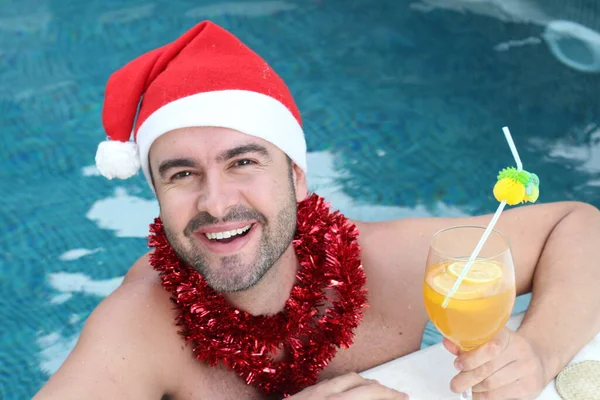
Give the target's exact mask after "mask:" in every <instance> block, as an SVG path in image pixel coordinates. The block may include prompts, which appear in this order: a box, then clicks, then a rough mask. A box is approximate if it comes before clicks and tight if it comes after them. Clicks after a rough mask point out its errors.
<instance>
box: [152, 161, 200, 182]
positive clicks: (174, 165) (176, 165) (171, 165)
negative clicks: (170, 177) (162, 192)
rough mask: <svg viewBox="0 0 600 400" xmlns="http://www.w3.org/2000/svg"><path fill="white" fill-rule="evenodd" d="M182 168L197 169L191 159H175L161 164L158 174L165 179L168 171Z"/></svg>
mask: <svg viewBox="0 0 600 400" xmlns="http://www.w3.org/2000/svg"><path fill="white" fill-rule="evenodd" d="M181 167H190V168H195V167H196V163H195V162H194V161H193V160H192V159H189V158H173V159H171V160H165V161H163V162H162V163H160V166H159V167H158V174H159V175H160V177H161V178H163V179H164V177H165V173H166V172H167V171H168V170H170V169H171V168H181Z"/></svg>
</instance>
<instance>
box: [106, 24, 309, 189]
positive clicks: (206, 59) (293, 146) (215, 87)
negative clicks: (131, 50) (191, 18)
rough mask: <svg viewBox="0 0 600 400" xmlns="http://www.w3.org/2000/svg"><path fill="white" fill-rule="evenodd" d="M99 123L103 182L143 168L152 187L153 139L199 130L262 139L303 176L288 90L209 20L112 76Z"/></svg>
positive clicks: (297, 122) (302, 145) (298, 129)
mask: <svg viewBox="0 0 600 400" xmlns="http://www.w3.org/2000/svg"><path fill="white" fill-rule="evenodd" d="M102 122H103V125H104V128H105V130H106V133H107V135H108V140H106V141H104V142H102V143H100V145H99V146H98V151H97V153H96V166H97V168H98V170H99V171H100V173H101V174H102V175H104V176H105V177H107V178H108V179H112V178H121V179H126V178H129V177H130V176H132V175H134V174H136V173H137V171H138V169H139V167H140V166H141V167H142V170H143V172H144V175H145V176H146V179H147V181H148V183H149V184H150V185H151V186H152V184H151V178H150V171H149V167H148V152H149V151H150V146H151V145H152V143H153V142H154V140H156V139H157V138H158V137H160V136H161V135H162V134H164V133H167V132H169V131H171V130H173V129H178V128H185V127H200V126H212V127H224V128H230V129H235V130H237V131H240V132H243V133H245V134H248V135H252V136H256V137H259V138H262V139H264V140H267V141H269V142H271V143H272V144H274V145H275V146H277V147H278V148H279V149H281V150H282V151H283V152H284V153H286V154H287V155H288V156H289V157H290V158H291V159H292V160H293V161H294V162H295V163H296V164H297V165H298V166H299V167H300V168H302V169H303V170H305V171H306V142H305V139H304V132H303V130H302V120H301V117H300V113H299V111H298V108H297V107H296V104H295V103H294V100H293V98H292V95H291V93H290V91H289V89H288V88H287V86H286V85H285V83H284V82H283V80H282V79H281V78H280V77H279V76H278V75H277V74H276V73H275V72H274V71H273V69H271V67H269V65H268V64H267V63H266V61H264V60H263V59H262V58H261V57H260V56H259V55H257V54H256V53H255V52H253V51H252V50H251V49H249V48H248V47H247V46H245V45H244V44H243V43H242V42H241V41H240V40H239V39H237V38H236V37H235V36H234V35H232V34H231V33H229V32H227V31H226V30H224V29H223V28H221V27H219V26H217V25H215V24H213V23H211V22H208V21H204V22H201V23H199V24H198V25H196V26H194V27H193V28H192V29H190V30H189V31H188V32H186V33H185V34H183V35H182V36H181V37H179V38H178V39H177V40H175V41H174V42H172V43H169V44H167V45H166V46H163V47H160V48H158V49H155V50H152V51H150V52H148V53H146V54H143V55H142V56H140V57H138V58H136V59H135V60H133V61H131V62H130V63H128V64H127V65H125V66H124V67H123V68H121V69H119V70H118V71H116V72H115V73H114V74H112V75H111V76H110V78H109V80H108V83H107V86H106V94H105V101H104V108H103V112H102ZM134 124H135V125H134ZM130 136H133V140H134V141H130Z"/></svg>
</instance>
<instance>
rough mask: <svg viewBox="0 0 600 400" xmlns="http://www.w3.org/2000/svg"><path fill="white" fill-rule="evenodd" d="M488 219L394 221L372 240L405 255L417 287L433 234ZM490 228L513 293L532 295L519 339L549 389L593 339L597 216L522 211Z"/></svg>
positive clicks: (562, 206)
mask: <svg viewBox="0 0 600 400" xmlns="http://www.w3.org/2000/svg"><path fill="white" fill-rule="evenodd" d="M490 218H491V216H489V215H487V216H481V217H471V218H432V219H409V220H403V221H393V222H389V223H387V224H384V225H382V226H380V227H379V231H380V232H382V233H379V234H378V236H379V239H378V240H379V243H380V244H381V246H383V248H385V247H386V246H388V245H390V243H391V244H393V245H395V246H396V249H398V250H395V251H396V253H397V257H400V253H399V252H404V254H405V255H404V256H402V257H403V258H404V259H405V260H407V264H406V267H405V268H408V269H411V270H414V269H420V271H421V272H420V278H419V279H422V273H423V272H424V268H425V259H426V256H427V249H428V245H429V241H430V240H431V237H432V235H433V234H434V233H435V232H437V231H438V230H440V229H443V228H447V227H449V226H454V225H482V226H486V225H487V224H488V223H489V221H490ZM382 228H383V229H382ZM496 228H497V229H498V230H500V231H501V232H503V233H504V234H506V235H508V236H509V237H510V240H511V250H512V253H513V257H514V262H515V275H516V276H515V278H516V285H517V293H518V294H524V293H529V292H532V301H531V305H530V307H529V309H528V311H527V313H526V316H525V318H524V320H523V323H522V325H521V327H520V329H519V331H518V332H519V334H520V335H522V336H524V337H525V338H527V339H529V340H530V341H531V342H532V343H533V344H534V346H535V347H536V348H537V350H538V353H539V354H540V356H541V360H542V362H543V365H544V369H545V375H546V376H545V377H546V380H547V381H550V380H551V379H552V378H554V377H555V376H556V375H557V374H558V372H559V371H560V370H561V369H562V368H563V367H564V366H565V365H566V364H567V363H568V362H569V361H570V360H571V359H572V357H573V356H574V355H575V354H576V353H577V352H578V351H579V350H580V349H581V348H582V347H583V346H585V344H587V343H588V342H589V341H590V340H591V339H592V338H593V337H594V336H595V335H596V334H598V332H599V331H600V307H598V304H600V290H598V287H597V286H598V282H600V212H599V211H598V210H597V209H596V208H594V207H592V206H590V205H587V204H583V203H577V202H562V203H552V204H540V205H530V206H521V207H517V208H514V209H511V210H508V211H505V212H504V213H503V214H502V217H501V218H500V220H499V222H498V224H497V226H496ZM386 238H387V239H386ZM384 242H388V243H387V244H386V243H384ZM381 246H379V248H381ZM388 247H389V246H388ZM388 264H389V265H392V264H391V263H388ZM389 273H390V274H393V273H394V272H393V271H389ZM411 274H413V275H414V272H411V273H410V274H409V273H406V276H411ZM414 280H415V279H413V281H414Z"/></svg>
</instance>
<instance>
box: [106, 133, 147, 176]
mask: <svg viewBox="0 0 600 400" xmlns="http://www.w3.org/2000/svg"><path fill="white" fill-rule="evenodd" d="M96 168H98V171H100V173H101V174H102V175H104V176H105V177H106V178H108V179H113V178H119V179H127V178H129V177H131V176H133V175H135V174H136V173H137V172H138V170H139V169H140V157H139V154H138V146H137V145H136V144H135V142H120V141H118V140H105V141H103V142H100V144H99V145H98V150H97V151H96Z"/></svg>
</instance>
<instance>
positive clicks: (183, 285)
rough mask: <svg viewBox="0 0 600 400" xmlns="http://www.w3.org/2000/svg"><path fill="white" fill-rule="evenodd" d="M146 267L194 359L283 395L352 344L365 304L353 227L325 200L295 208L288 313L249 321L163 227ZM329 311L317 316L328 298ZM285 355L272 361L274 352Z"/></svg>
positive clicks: (158, 227) (152, 241) (157, 224)
mask: <svg viewBox="0 0 600 400" xmlns="http://www.w3.org/2000/svg"><path fill="white" fill-rule="evenodd" d="M150 232H151V235H150V237H149V245H150V246H151V247H154V248H155V251H154V253H153V254H152V255H151V256H150V263H151V264H152V266H153V267H154V269H156V270H157V271H159V272H160V276H161V279H162V285H163V287H164V288H165V289H166V290H168V291H169V292H171V293H172V295H173V296H172V300H173V301H174V302H175V304H176V305H177V308H178V309H179V311H180V315H179V317H178V322H177V324H178V325H180V326H182V327H183V329H182V331H181V332H180V333H181V334H182V335H183V336H184V337H185V339H186V341H191V342H193V343H194V353H195V355H196V358H197V359H199V360H203V361H205V362H207V363H208V364H209V365H211V366H215V365H217V364H218V363H219V362H222V363H223V364H224V365H225V366H226V367H227V368H230V369H233V370H234V371H235V372H236V373H237V374H238V375H239V376H240V377H242V378H243V379H244V380H245V381H246V382H247V383H248V384H251V385H254V386H256V387H257V388H259V389H260V390H262V391H263V392H265V393H267V394H280V395H282V396H284V397H288V396H290V395H292V394H294V393H297V392H299V391H300V390H302V389H304V388H306V387H308V386H310V385H313V384H315V383H316V382H317V375H318V373H319V372H320V371H321V370H322V369H323V368H325V366H326V365H327V364H328V363H329V361H330V360H331V359H332V358H333V356H334V355H335V353H336V351H337V348H340V347H343V348H347V347H349V346H350V345H351V344H352V342H353V340H354V334H353V330H354V329H355V328H356V327H357V326H358V324H359V323H360V321H361V320H362V309H363V308H364V307H365V306H366V304H367V290H366V288H365V287H364V285H365V283H366V277H365V274H364V271H363V268H362V264H361V260H360V248H359V246H358V241H357V237H358V229H357V228H356V226H355V225H353V224H351V223H350V222H349V221H348V220H347V218H346V217H344V216H343V215H342V214H340V213H339V212H337V211H336V212H334V213H331V212H330V210H329V205H328V204H327V203H326V202H325V201H324V200H323V198H321V197H319V196H317V195H316V194H312V195H311V196H309V197H308V198H307V199H305V200H303V201H302V202H300V203H298V218H297V231H296V235H295V237H294V241H293V243H294V247H295V249H296V255H297V257H298V260H299V262H300V269H299V271H298V273H297V283H296V285H295V286H294V287H293V289H292V291H291V294H290V298H289V299H288V301H287V302H286V304H285V308H284V310H283V311H281V312H280V313H278V314H276V315H273V316H264V315H259V316H253V315H251V314H249V313H247V312H245V311H242V310H239V309H236V308H234V307H231V306H230V305H229V304H228V303H227V301H226V300H225V298H224V297H223V296H221V295H220V294H219V293H217V292H215V291H214V290H213V289H211V288H210V287H209V286H208V285H207V283H206V282H205V281H204V279H203V278H202V276H201V275H200V274H199V273H198V272H197V271H196V270H195V269H193V268H191V267H189V266H188V265H186V264H184V263H183V262H182V261H181V260H180V259H179V257H178V256H177V255H176V254H175V252H174V251H173V249H172V248H171V246H170V245H169V243H168V241H167V238H166V236H165V234H164V232H163V227H162V222H161V220H160V219H159V218H157V219H155V221H154V224H152V225H150ZM327 289H331V291H332V293H333V294H334V295H333V296H332V298H330V299H329V300H330V301H331V304H332V305H331V307H329V308H328V309H326V310H325V312H322V313H320V312H319V310H318V307H321V306H323V305H324V304H325V303H326V301H327V299H328V297H327V295H326V292H325V291H326V290H327ZM281 348H283V349H284V350H285V358H284V359H283V360H282V361H279V362H276V361H274V360H273V358H272V356H271V355H272V354H274V352H275V351H276V350H277V349H281Z"/></svg>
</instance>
